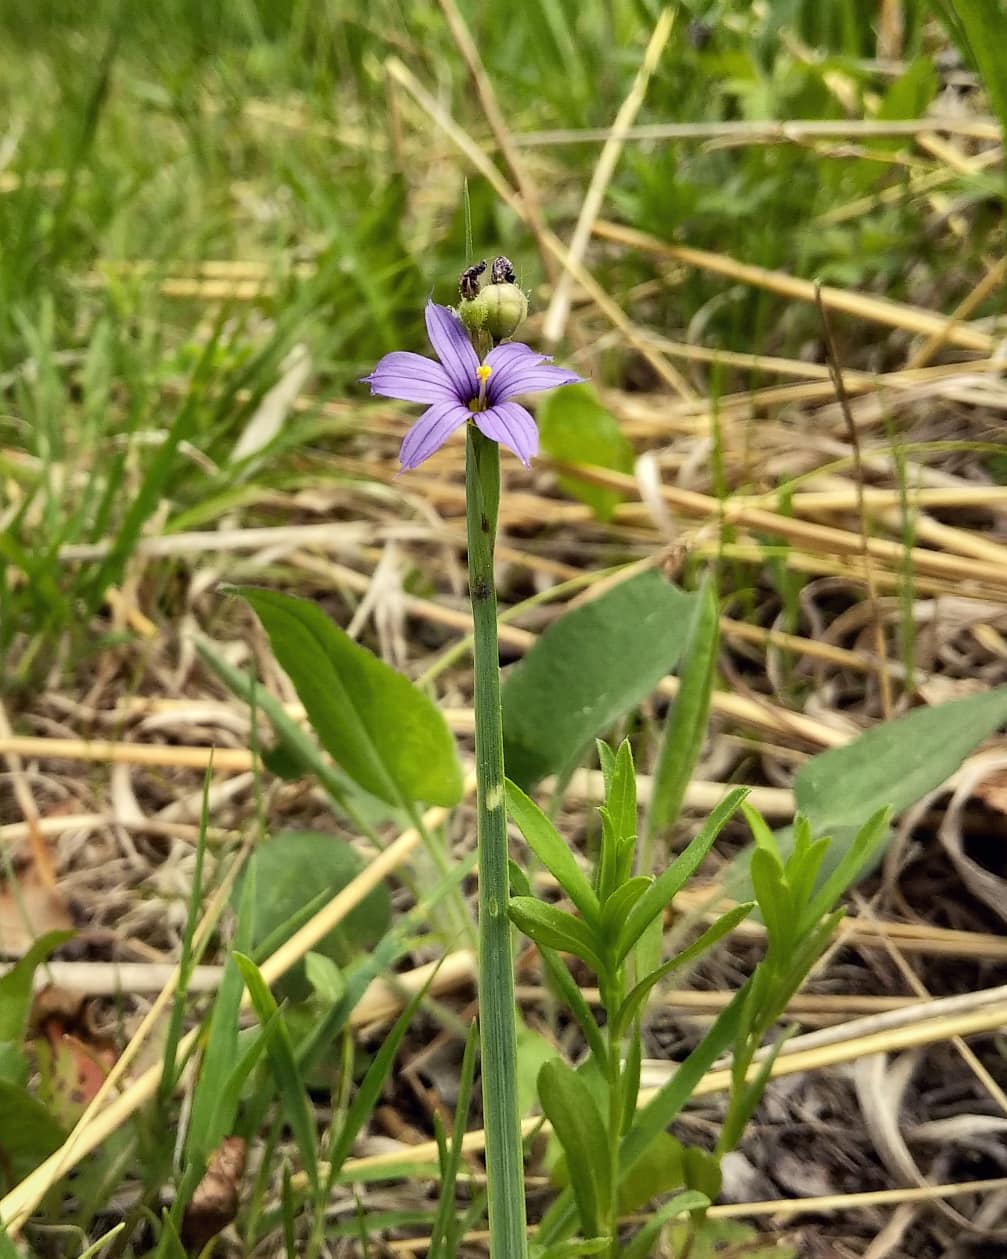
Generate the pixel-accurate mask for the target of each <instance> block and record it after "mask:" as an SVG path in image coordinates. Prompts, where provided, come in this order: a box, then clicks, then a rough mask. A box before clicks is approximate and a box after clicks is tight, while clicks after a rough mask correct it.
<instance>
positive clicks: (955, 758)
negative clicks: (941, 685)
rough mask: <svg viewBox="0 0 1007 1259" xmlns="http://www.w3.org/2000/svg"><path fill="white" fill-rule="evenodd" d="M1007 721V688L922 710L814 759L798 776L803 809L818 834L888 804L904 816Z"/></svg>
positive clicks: (856, 821) (855, 823)
mask: <svg viewBox="0 0 1007 1259" xmlns="http://www.w3.org/2000/svg"><path fill="white" fill-rule="evenodd" d="M1005 722H1007V687H999V688H998V689H996V690H993V691H987V692H986V693H985V694H982V695H969V696H967V697H966V698H965V699H956V700H952V701H951V702H950V703H948V704H940V705H938V706H937V707H936V708H917V709H915V710H914V711H913V712H910V713H907V714H906V715H905V716H904V717H897V718H896V719H895V720H894V721H886V722H884V723H883V724H882V725H879V726H875V727H874V729H873V730H868V731H867V732H866V733H865V734H862V735H860V736H859V737H858V738H856V739H854V740H853V741H852V742H851V743H847V744H844V745H843V746H842V747H836V748H829V749H828V751H826V752H820V753H819V754H818V756H815V757H812V759H811V760H810V761H808V762H807V764H805V765H803V766H802V767H801V768H800V770H798V772H797V776H796V778H795V779H794V796H795V799H796V802H797V808H798V809H799V810H800V812H801V813H804V814H806V815H807V817H808V818H809V820H810V822H811V826H812V830H813V831H814V833H815V834H816V835H821V834H829V833H831V832H834V831H836V830H838V829H839V828H840V827H844V826H846V827H860V826H862V825H863V824H864V822H865V821H866V820H867V819H868V818H869V817H870V816H871V815H872V814H874V813H876V812H877V811H878V809H883V808H884V807H885V806H886V805H888V806H890V807H891V809H892V811H893V812H894V813H896V814H898V813H901V812H902V811H903V810H904V809H907V808H908V807H909V805H911V804H914V803H915V802H916V801H917V800H919V799H920V798H921V797H923V796H925V795H926V793H927V792H928V791H933V790H934V789H935V788H936V787H939V786H940V785H941V783H942V782H944V781H945V780H946V779H948V778H950V776H951V775H952V774H953V773H954V772H955V770H957V769H958V767H959V766H960V765H961V763H962V761H964V760H965V758H966V757H967V756H968V755H969V754H970V753H971V752H973V751H974V750H975V749H976V748H977V747H978V746H979V744H980V743H982V742H983V740H984V739H986V738H988V737H989V736H990V735H991V734H993V733H994V732H995V731H996V730H997V729H999V727H1000V726H1002V725H1003V724H1004V723H1005Z"/></svg>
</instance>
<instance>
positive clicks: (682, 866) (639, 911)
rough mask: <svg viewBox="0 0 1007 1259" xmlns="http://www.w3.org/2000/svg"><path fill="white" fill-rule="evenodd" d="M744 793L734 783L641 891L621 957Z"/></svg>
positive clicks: (691, 871) (694, 867)
mask: <svg viewBox="0 0 1007 1259" xmlns="http://www.w3.org/2000/svg"><path fill="white" fill-rule="evenodd" d="M747 794H748V790H747V788H745V787H735V788H734V789H733V790H732V791H729V792H728V793H727V795H726V796H725V797H724V799H723V800H721V802H720V804H718V805H717V807H716V808H715V809H714V810H713V812H712V813H711V814H710V816H709V817H708V818H707V819H706V821H705V822H704V823H703V826H702V828H701V830H700V831H699V834H698V835H696V837H695V838H694V839H693V840H692V842H691V843H690V844H689V846H688V847H687V848H686V849H685V851H684V852H682V853H680V854H679V855H678V857H676V858H675V860H674V861H673V862H672V863H671V865H670V866H669V867H668V869H667V870H665V871H664V872H663V873H662V874H661V875H659V876H658V878H656V879H655V880H654V882H653V883H652V884H651V885H650V887H649V888H648V889H647V891H646V892H644V894H643V896H641V898H640V900H639V901H638V902H637V904H636V907H635V908H634V910H633V912H632V913H631V914H630V915H629V917H628V918H627V920H626V924H625V927H624V928H623V932H622V935H621V937H620V939H619V957H620V959H621V958H624V957H625V956H626V954H627V953H628V952H629V951H630V949H631V948H632V947H633V945H634V944H636V942H637V940H639V938H640V936H641V935H643V933H644V931H645V930H646V929H647V926H648V924H649V923H650V922H652V921H653V920H654V919H655V918H656V917H657V915H658V914H660V913H663V912H664V910H665V908H666V906H668V905H669V904H670V903H671V901H672V900H673V899H674V898H675V896H676V895H677V894H678V892H679V891H680V889H681V888H682V886H683V884H684V883H685V882H686V880H687V879H689V878H691V877H692V875H693V874H694V873H695V872H696V870H697V869H698V868H699V865H700V863H701V862H702V860H703V858H704V857H705V856H706V854H707V853H708V852H709V851H710V849H711V848H712V847H713V845H714V843H715V842H716V839H717V836H718V835H719V834H720V832H721V831H722V830H723V828H724V827H725V826H726V825H727V822H728V821H729V820H730V818H731V815H732V814H733V813H734V811H735V810H736V809H737V807H738V805H739V804H741V802H742V801H743V800H744V798H745V796H746V795H747Z"/></svg>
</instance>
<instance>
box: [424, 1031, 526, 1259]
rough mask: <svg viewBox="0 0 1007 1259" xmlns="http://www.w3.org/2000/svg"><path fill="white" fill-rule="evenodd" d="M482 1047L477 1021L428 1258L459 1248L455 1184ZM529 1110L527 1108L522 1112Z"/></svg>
mask: <svg viewBox="0 0 1007 1259" xmlns="http://www.w3.org/2000/svg"><path fill="white" fill-rule="evenodd" d="M478 1046H479V1024H478V1023H476V1022H473V1023H472V1024H471V1026H470V1027H469V1034H468V1037H467V1039H466V1041H465V1053H464V1054H463V1056H462V1068H461V1073H460V1075H459V1079H458V1099H457V1101H456V1103H455V1119H454V1127H453V1129H452V1132H451V1146H450V1149H447V1150H444V1151H443V1152H442V1154H441V1190H440V1198H439V1200H438V1203H437V1212H436V1214H435V1216H434V1222H433V1225H432V1227H431V1229H430V1248H429V1250H428V1251H427V1256H428V1259H442V1256H443V1255H448V1256H453V1255H455V1254H456V1253H457V1251H458V1233H459V1231H460V1230H459V1228H458V1223H457V1220H456V1216H455V1210H456V1207H455V1184H456V1182H457V1180H458V1172H459V1169H460V1168H461V1163H462V1143H463V1141H464V1139H465V1127H466V1123H467V1121H468V1114H469V1107H470V1105H471V1103H472V1086H473V1081H474V1079H475V1069H476V1051H477V1049H478ZM521 1113H522V1114H524V1113H526V1112H525V1111H522V1112H521Z"/></svg>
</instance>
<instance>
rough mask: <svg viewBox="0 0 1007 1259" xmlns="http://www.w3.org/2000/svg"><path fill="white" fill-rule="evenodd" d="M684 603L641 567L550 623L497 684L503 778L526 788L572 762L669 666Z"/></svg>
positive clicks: (679, 637) (681, 631) (685, 614)
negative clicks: (504, 766) (500, 705)
mask: <svg viewBox="0 0 1007 1259" xmlns="http://www.w3.org/2000/svg"><path fill="white" fill-rule="evenodd" d="M692 607H693V599H692V596H691V595H688V594H686V593H685V592H684V591H682V590H679V589H678V588H677V587H675V586H673V585H671V583H670V582H667V581H665V579H664V578H663V577H662V576H661V575H660V574H659V573H656V572H654V571H653V570H648V571H647V572H644V573H640V574H639V575H638V576H635V577H631V578H629V579H628V580H627V581H623V582H620V583H619V585H617V586H614V587H613V588H612V589H611V590H608V591H606V592H605V594H603V595H599V596H598V598H596V599H592V600H591V602H590V603H585V604H583V605H582V606H581V607H578V608H574V609H573V610H572V611H570V612H567V613H566V614H565V615H564V616H562V617H560V619H559V620H558V621H556V622H555V624H553V625H551V626H550V627H549V628H548V629H547V630H546V631H545V633H544V634H543V635H542V636H541V638H540V639H539V640H538V642H537V643H535V645H534V646H533V647H532V649H531V651H529V652H528V654H527V656H525V658H524V659H523V660H522V661H521V662H520V663H519V664H517V665H515V666H514V668H513V669H512V670H510V671H509V672H508V675H507V678H506V681H505V682H504V686H503V692H502V703H503V728H504V747H505V752H506V757H507V773H508V776H509V777H510V778H512V779H513V780H514V781H515V782H516V783H517V784H518V785H519V786H520V787H522V788H524V789H525V790H527V789H528V787H529V785H530V784H532V783H534V782H537V781H538V780H539V779H540V778H544V777H545V776H546V775H547V774H552V773H563V772H565V771H566V770H568V769H569V768H570V767H571V766H572V765H574V764H576V762H577V759H578V757H579V756H580V755H581V753H582V752H583V749H584V747H585V746H586V745H587V744H588V743H589V742H590V740H591V739H593V738H594V737H595V735H597V734H598V733H599V732H600V731H603V730H606V729H608V727H609V726H611V725H612V723H613V722H615V721H616V720H617V719H618V718H619V717H621V716H622V715H623V714H625V713H627V712H629V711H630V709H632V708H634V707H635V706H636V705H637V704H638V703H639V702H640V700H642V699H643V698H644V697H645V696H647V695H649V694H650V692H651V691H652V690H653V689H654V687H655V686H656V685H657V683H658V682H659V681H660V680H661V678H663V677H664V676H665V674H666V673H667V672H668V671H669V670H670V669H673V668H674V666H675V662H676V661H677V660H678V657H679V653H680V652H681V649H682V644H683V643H684V641H685V636H686V633H687V630H688V624H689V620H690V616H691V612H692Z"/></svg>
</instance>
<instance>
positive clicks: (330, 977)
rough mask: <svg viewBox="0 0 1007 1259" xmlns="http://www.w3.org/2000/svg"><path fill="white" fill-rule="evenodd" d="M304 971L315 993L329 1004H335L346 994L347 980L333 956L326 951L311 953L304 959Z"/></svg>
mask: <svg viewBox="0 0 1007 1259" xmlns="http://www.w3.org/2000/svg"><path fill="white" fill-rule="evenodd" d="M304 972H305V975H306V976H307V980H308V983H309V984H310V985H311V986H312V988H313V989H314V990H315V995H316V996H318V997H320V998H321V999H322V1000H323V1001H325V1002H327V1003H328V1004H329V1005H335V1004H336V1003H337V1002H339V1001H342V999H343V997H345V996H346V980H345V979H344V978H343V972H342V971H341V970H340V969H339V967H338V966H337V965H336V963H335V962H334V961H333V960H332V958H331V957H326V956H325V954H324V953H314V952H312V953H309V954H308V955H307V956H306V957H305V959H304Z"/></svg>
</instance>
